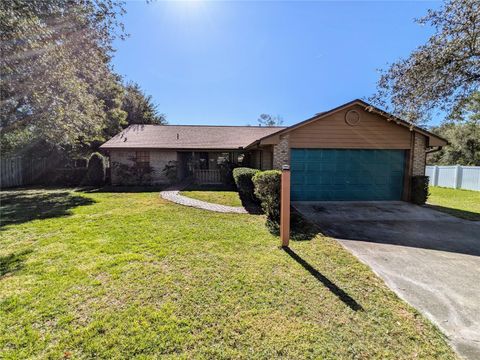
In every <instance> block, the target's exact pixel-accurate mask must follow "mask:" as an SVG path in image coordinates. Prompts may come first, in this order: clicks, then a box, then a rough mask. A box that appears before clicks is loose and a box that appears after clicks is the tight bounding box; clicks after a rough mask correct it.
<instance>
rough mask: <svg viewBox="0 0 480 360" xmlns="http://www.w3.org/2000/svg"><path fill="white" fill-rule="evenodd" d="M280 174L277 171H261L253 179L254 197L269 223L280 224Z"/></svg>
mask: <svg viewBox="0 0 480 360" xmlns="http://www.w3.org/2000/svg"><path fill="white" fill-rule="evenodd" d="M281 176H282V173H281V172H280V171H278V170H267V171H262V172H259V173H257V174H255V176H254V177H253V179H252V181H253V184H254V187H255V196H256V197H257V198H258V199H259V200H260V203H261V205H262V209H263V211H265V214H266V215H267V218H268V220H269V221H271V222H273V223H275V224H278V223H279V222H280V183H281Z"/></svg>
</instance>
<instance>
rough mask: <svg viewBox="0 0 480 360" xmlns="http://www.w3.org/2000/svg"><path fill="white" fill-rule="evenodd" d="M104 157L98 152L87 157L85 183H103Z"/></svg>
mask: <svg viewBox="0 0 480 360" xmlns="http://www.w3.org/2000/svg"><path fill="white" fill-rule="evenodd" d="M105 173H106V171H105V159H104V157H103V156H102V155H101V154H99V153H93V154H92V155H91V156H90V158H89V159H88V165H87V185H93V186H99V185H104V184H105Z"/></svg>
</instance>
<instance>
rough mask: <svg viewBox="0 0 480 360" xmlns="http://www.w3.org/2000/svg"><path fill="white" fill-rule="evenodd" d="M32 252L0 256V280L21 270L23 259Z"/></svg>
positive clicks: (26, 251) (24, 251)
mask: <svg viewBox="0 0 480 360" xmlns="http://www.w3.org/2000/svg"><path fill="white" fill-rule="evenodd" d="M31 252H32V250H23V251H20V252H18V253H16V254H15V253H12V254H10V255H7V256H0V278H1V277H2V276H4V275H6V274H11V273H14V272H17V271H19V270H21V269H22V268H23V266H24V262H25V259H26V257H27V255H28V254H30V253H31Z"/></svg>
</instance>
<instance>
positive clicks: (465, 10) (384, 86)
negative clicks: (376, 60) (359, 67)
mask: <svg viewBox="0 0 480 360" xmlns="http://www.w3.org/2000/svg"><path fill="white" fill-rule="evenodd" d="M416 21H417V22H418V23H419V24H421V25H430V26H432V27H433V28H434V30H435V33H434V35H433V36H431V37H430V39H429V40H428V41H427V43H426V44H424V45H422V46H420V47H418V48H417V49H416V50H415V51H413V52H412V54H411V55H410V56H409V57H408V58H406V59H401V60H399V61H397V62H396V63H394V64H392V65H391V66H390V67H389V68H388V69H387V70H386V71H383V72H382V75H381V77H380V79H379V81H378V84H377V92H376V94H374V95H373V96H372V97H371V98H370V99H369V100H370V101H371V102H373V103H374V104H376V105H378V106H381V107H383V108H386V109H388V110H389V111H390V112H393V113H395V114H396V115H398V116H400V117H403V118H405V119H406V120H409V121H412V122H417V123H422V122H426V121H427V120H428V119H429V116H430V114H431V113H432V111H433V110H435V109H439V110H442V111H444V112H446V113H452V112H454V111H455V110H457V109H459V108H461V107H462V105H463V104H464V102H465V101H467V99H468V98H469V97H470V96H471V95H472V93H473V92H474V91H476V90H478V89H479V88H480V1H478V0H449V1H447V2H446V3H445V4H444V6H443V7H441V8H440V9H439V10H429V11H428V14H427V15H426V16H425V17H423V18H421V19H418V20H416Z"/></svg>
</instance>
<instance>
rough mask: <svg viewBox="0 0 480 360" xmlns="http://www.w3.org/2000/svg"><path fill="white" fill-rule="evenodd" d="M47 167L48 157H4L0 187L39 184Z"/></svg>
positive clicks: (1, 163) (0, 172) (0, 164)
mask: <svg viewBox="0 0 480 360" xmlns="http://www.w3.org/2000/svg"><path fill="white" fill-rule="evenodd" d="M46 169H47V159H46V158H27V157H22V156H11V157H2V158H1V159H0V188H7V187H14V186H24V185H32V184H37V183H39V182H40V180H41V179H42V176H43V175H44V173H45V171H46Z"/></svg>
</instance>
